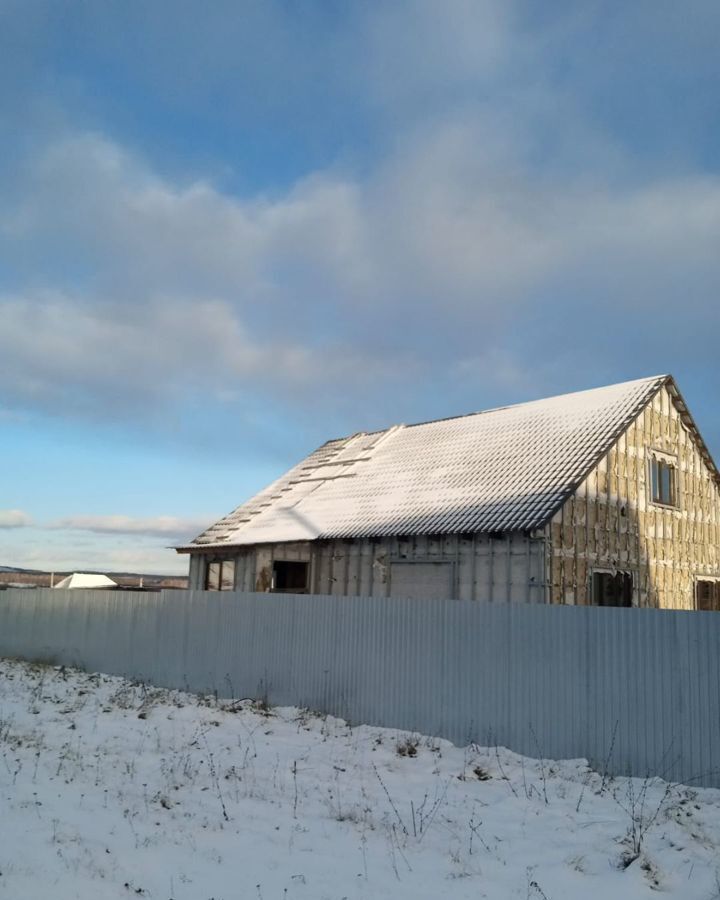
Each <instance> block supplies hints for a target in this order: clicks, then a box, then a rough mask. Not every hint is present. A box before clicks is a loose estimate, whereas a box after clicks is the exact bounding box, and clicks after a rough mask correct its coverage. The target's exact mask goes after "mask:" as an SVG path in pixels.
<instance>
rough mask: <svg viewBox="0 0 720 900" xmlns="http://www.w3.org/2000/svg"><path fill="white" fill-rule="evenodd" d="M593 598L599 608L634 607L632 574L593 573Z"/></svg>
mask: <svg viewBox="0 0 720 900" xmlns="http://www.w3.org/2000/svg"><path fill="white" fill-rule="evenodd" d="M592 598H593V603H595V604H596V605H597V606H632V600H633V577H632V573H630V572H593V576H592Z"/></svg>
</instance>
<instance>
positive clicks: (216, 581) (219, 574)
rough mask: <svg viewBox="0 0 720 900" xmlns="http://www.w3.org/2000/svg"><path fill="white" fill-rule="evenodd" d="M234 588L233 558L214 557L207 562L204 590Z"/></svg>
mask: <svg viewBox="0 0 720 900" xmlns="http://www.w3.org/2000/svg"><path fill="white" fill-rule="evenodd" d="M234 589H235V560H234V559H215V560H212V561H211V562H208V564H207V570H206V572H205V590H206V591H232V590H234Z"/></svg>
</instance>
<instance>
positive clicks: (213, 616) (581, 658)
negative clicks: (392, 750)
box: [0, 589, 720, 787]
mask: <svg viewBox="0 0 720 900" xmlns="http://www.w3.org/2000/svg"><path fill="white" fill-rule="evenodd" d="M0 656H6V657H19V658H23V659H28V660H37V661H44V662H54V663H57V664H65V665H79V666H82V667H84V668H86V669H88V670H91V671H102V672H107V673H110V674H117V675H125V676H127V677H130V678H136V679H144V680H148V681H151V682H153V683H155V684H157V685H161V686H165V687H172V688H182V689H187V690H191V691H195V692H199V693H212V692H215V693H217V694H218V695H219V696H221V697H228V698H229V697H233V698H243V697H254V698H257V697H263V698H265V699H267V700H268V701H269V702H270V703H274V704H282V705H296V706H304V707H310V708H312V709H315V710H318V711H322V712H327V713H331V714H333V715H337V716H342V717H344V718H346V719H348V720H349V721H351V722H352V723H354V724H357V723H360V722H364V723H368V724H375V725H385V726H389V727H395V728H403V729H408V730H411V731H418V732H422V733H424V734H431V735H437V736H442V737H446V738H448V739H450V740H452V741H454V742H455V743H458V744H467V743H469V742H470V741H476V742H478V743H480V744H490V745H492V744H495V743H497V744H500V745H503V746H506V747H509V748H510V749H512V750H515V751H517V752H519V753H524V754H527V755H529V756H540V755H542V756H545V757H547V758H576V757H585V758H587V759H588V760H589V762H590V763H591V765H593V766H594V767H595V768H598V769H600V770H603V771H604V770H607V771H608V772H609V773H611V774H631V775H638V776H645V775H648V774H651V775H662V776H664V777H666V778H669V779H672V780H676V781H683V782H691V783H693V784H702V785H710V786H714V787H720V615H718V614H717V613H705V612H684V611H670V610H651V609H602V608H595V607H558V606H539V605H530V604H497V603H477V602H471V601H448V600H432V599H400V598H390V599H385V598H379V597H374V598H369V597H327V596H309V595H297V596H296V595H290V594H250V593H208V592H203V591H168V592H166V593H162V594H150V593H130V592H128V593H126V592H118V593H113V592H110V591H61V590H57V589H53V590H49V589H40V590H35V591H27V590H8V591H4V592H2V593H0Z"/></svg>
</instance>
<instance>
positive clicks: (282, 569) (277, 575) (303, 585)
mask: <svg viewBox="0 0 720 900" xmlns="http://www.w3.org/2000/svg"><path fill="white" fill-rule="evenodd" d="M309 568H310V565H309V563H306V562H290V561H288V560H284V559H276V560H275V561H274V562H273V578H272V588H271V590H272V591H273V592H274V593H277V594H282V593H285V594H306V593H307V590H308V570H309Z"/></svg>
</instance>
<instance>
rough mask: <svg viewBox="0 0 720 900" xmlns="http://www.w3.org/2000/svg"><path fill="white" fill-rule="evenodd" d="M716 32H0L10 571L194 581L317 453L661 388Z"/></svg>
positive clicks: (675, 11) (18, 7)
mask: <svg viewBox="0 0 720 900" xmlns="http://www.w3.org/2000/svg"><path fill="white" fill-rule="evenodd" d="M719 28H720V6H719V5H718V4H717V3H716V2H714V0H713V2H710V0H708V2H702V0H699V2H690V3H688V4H678V3H676V2H674V0H673V2H665V0H653V2H650V0H647V2H644V0H638V2H636V3H633V4H621V3H610V4H608V3H602V4H601V3H599V2H584V3H581V4H577V3H564V2H558V3H553V4H546V3H540V2H517V3H516V2H512V0H510V2H508V0H502V2H500V0H497V2H495V0H473V2H470V0H449V2H444V3H442V4H439V3H436V2H434V0H433V2H431V0H417V2H402V0H397V2H393V3H373V2H355V3H353V2H348V3H343V4H334V3H329V2H308V3H303V4H290V3H287V2H271V0H262V2H245V0H243V2H240V3H238V2H223V0H217V2H214V3H212V4H200V3H198V2H182V0H174V2H163V0H155V2H153V3H144V2H143V3H141V2H132V0H130V2H110V0H108V2H105V3H102V4H74V3H55V2H53V3H49V2H48V3H44V2H42V0H38V2H34V3H32V4H28V3H26V2H24V0H5V2H4V3H0V138H2V140H0V322H1V323H2V326H1V328H0V428H1V429H2V435H3V445H2V446H3V448H4V463H5V464H4V465H3V467H2V471H3V474H2V475H0V564H9V565H13V564H14V565H34V566H39V567H40V566H42V567H48V568H57V569H61V568H101V569H102V568H105V569H117V568H124V569H135V570H137V569H141V570H146V571H158V572H163V571H166V572H173V571H183V570H184V568H185V567H186V560H185V558H180V557H176V556H175V555H174V554H173V553H172V552H169V551H167V550H165V549H164V548H165V547H166V546H167V545H168V544H172V543H174V542H176V541H179V540H182V539H185V538H187V537H190V536H192V535H193V534H194V532H196V531H197V530H199V529H200V528H201V527H202V526H203V525H204V524H206V523H207V522H209V521H211V520H213V519H214V518H216V517H218V516H219V515H221V514H224V513H225V512H227V511H228V510H230V509H231V508H233V507H234V506H236V505H237V504H239V503H240V502H241V501H242V500H244V499H245V498H247V497H248V496H249V495H251V494H252V493H254V492H255V491H256V490H257V489H259V488H260V487H262V486H263V485H264V484H266V483H267V482H268V481H270V480H271V479H272V478H274V477H276V476H277V475H278V474H280V473H281V472H282V471H283V470H284V469H286V468H287V467H288V466H289V465H291V464H293V463H294V462H295V461H297V459H298V458H299V457H300V456H302V455H304V454H305V453H307V452H309V451H310V450H311V449H313V448H314V447H315V446H317V445H318V444H320V443H322V442H323V441H324V440H326V439H327V438H329V437H333V436H337V435H340V434H345V433H351V432H354V431H358V430H369V429H372V428H379V427H384V426H386V425H388V424H391V423H394V422H412V421H418V420H425V419H429V418H434V417H440V416H447V415H452V414H455V413H463V412H469V411H472V410H476V409H482V408H484V407H488V406H496V405H499V404H504V403H511V402H516V401H522V400H527V399H533V398H536V397H540V396H545V395H549V394H553V393H562V392H565V391H570V390H577V389H582V388H587V387H594V386H597V385H600V384H606V383H610V382H615V381H621V380H624V379H628V378H636V377H641V376H644V375H651V374H657V373H662V372H672V373H673V374H674V375H675V376H676V377H677V379H678V381H679V384H680V387H681V390H683V392H684V394H685V396H686V399H687V401H688V403H689V405H690V407H691V410H692V411H693V412H694V414H695V417H696V419H697V421H698V424H699V425H700V428H701V430H702V431H703V433H704V434H705V436H706V438H707V440H708V442H709V444H710V446H711V448H712V449H713V450H714V452H715V453H716V454H720V420H718V416H717V412H716V401H715V398H716V396H717V394H718V389H719V388H720V367H719V365H718V362H717V334H718V325H719V324H720V305H719V304H718V297H719V296H720V291H719V288H720V252H719V250H720V115H719V113H720V109H719V107H720V101H719V100H718V97H720V55H719V54H718V53H717V47H716V41H717V34H718V33H719Z"/></svg>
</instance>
